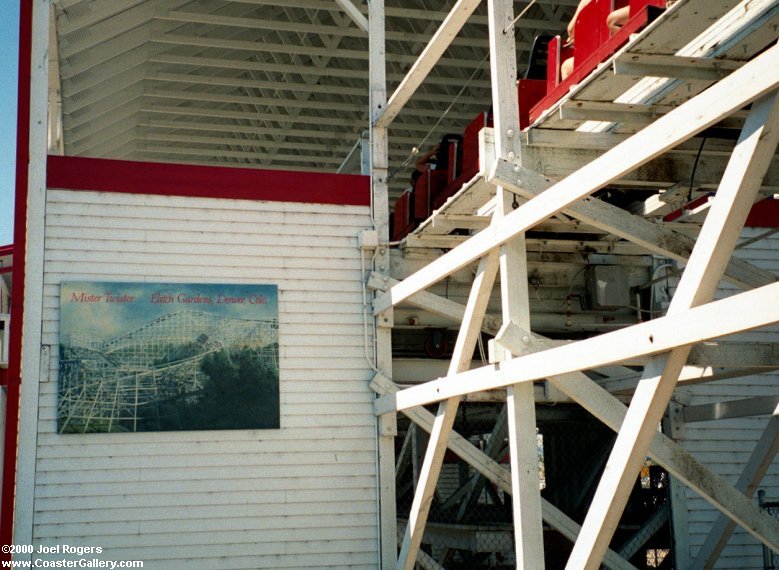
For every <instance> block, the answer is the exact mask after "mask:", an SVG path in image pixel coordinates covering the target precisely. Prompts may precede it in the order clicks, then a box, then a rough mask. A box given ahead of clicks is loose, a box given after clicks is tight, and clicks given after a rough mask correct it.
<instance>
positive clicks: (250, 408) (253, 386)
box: [57, 282, 279, 433]
mask: <svg viewBox="0 0 779 570" xmlns="http://www.w3.org/2000/svg"><path fill="white" fill-rule="evenodd" d="M60 301H61V305H60V309H61V312H60V351H59V386H58V419H57V429H58V431H59V432H60V433H107V432H141V431H171V430H220V429H273V428H278V427H279V341H278V338H279V329H278V289H277V287H276V286H275V285H229V284H211V283H208V284H187V283H112V282H66V283H62V285H61V289H60Z"/></svg>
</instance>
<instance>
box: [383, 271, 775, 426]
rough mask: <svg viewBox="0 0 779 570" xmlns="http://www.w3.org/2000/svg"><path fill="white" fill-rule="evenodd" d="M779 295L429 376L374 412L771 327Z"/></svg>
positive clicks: (752, 295) (751, 295)
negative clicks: (457, 372)
mask: <svg viewBox="0 0 779 570" xmlns="http://www.w3.org/2000/svg"><path fill="white" fill-rule="evenodd" d="M777 295H779V283H774V284H771V285H766V286H764V287H761V288H759V289H755V290H753V291H746V292H744V293H740V294H738V295H734V296H732V297H728V298H727V299H722V300H720V301H715V302H712V303H708V304H706V305H704V306H701V307H696V308H694V309H691V310H689V311H685V312H683V313H680V314H677V315H669V316H665V317H661V318H658V319H653V320H652V321H648V322H645V323H641V324H637V325H633V326H631V327H628V328H625V329H621V330H618V331H614V332H610V333H605V334H602V335H600V336H597V337H592V338H588V339H585V340H580V341H577V342H572V343H570V344H565V345H562V346H557V347H554V348H550V349H548V350H545V351H543V352H537V353H533V354H528V355H527V356H522V357H519V358H514V359H512V360H509V361H507V362H503V363H501V364H500V365H489V366H482V367H480V368H475V369H473V370H470V371H468V372H461V373H459V374H457V375H455V376H448V377H445V378H440V379H438V380H431V381H430V382H427V383H425V384H421V385H419V386H413V387H411V388H407V389H405V390H402V391H401V392H399V393H397V394H396V395H394V396H393V397H382V398H379V399H378V400H377V401H376V403H375V405H374V408H375V411H376V413H377V414H385V413H388V412H391V411H402V410H405V409H408V408H412V407H414V406H423V405H427V404H431V403H434V402H438V401H441V400H444V399H446V398H451V397H454V396H463V395H465V394H469V393H471V392H479V391H483V390H494V389H496V388H505V387H506V386H508V385H510V384H516V383H517V382H531V381H534V380H541V379H543V378H549V377H552V376H558V375H560V374H567V373H569V372H575V371H578V370H588V369H591V368H598V367H600V366H606V365H609V364H617V363H620V362H622V361H624V360H628V359H630V358H634V357H636V356H642V355H643V356H646V355H651V354H660V353H663V352H668V351H669V350H671V349H673V348H676V347H677V346H686V345H691V344H695V343H698V342H702V341H706V340H709V339H714V338H720V337H724V336H729V335H732V334H735V333H738V332H743V331H747V330H752V329H756V328H760V327H764V326H769V325H772V324H775V323H777V322H779V304H777V303H775V302H773V300H774V299H776V296H777ZM754 307H761V311H759V312H757V311H754V310H753V309H754Z"/></svg>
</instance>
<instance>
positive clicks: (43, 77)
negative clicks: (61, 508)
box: [3, 0, 50, 561]
mask: <svg viewBox="0 0 779 570" xmlns="http://www.w3.org/2000/svg"><path fill="white" fill-rule="evenodd" d="M49 23H50V22H49V2H45V1H40V0H38V1H36V2H33V3H32V24H31V25H32V32H31V36H32V47H31V53H30V66H31V69H28V70H26V71H27V72H30V121H29V124H20V125H19V128H22V129H27V128H29V147H28V149H23V150H20V152H21V153H22V156H24V155H25V154H26V155H27V159H28V160H27V162H25V163H24V166H23V167H24V168H27V172H28V180H27V219H26V220H24V223H25V224H26V233H27V242H26V248H25V252H24V255H25V258H24V260H21V259H17V260H16V263H17V264H18V265H22V263H24V268H25V273H24V299H23V304H24V306H23V314H24V322H23V325H22V339H23V340H22V354H21V388H20V392H21V393H20V396H19V397H20V401H19V409H20V410H37V409H38V398H39V386H40V382H41V381H46V380H48V377H49V368H48V362H49V360H48V351H49V347H48V346H42V345H41V340H42V339H41V324H40V323H41V322H42V318H43V275H44V270H43V266H44V247H43V246H44V235H45V229H44V220H45V218H46V140H47V138H48V133H47V120H46V117H47V114H48V100H47V99H48V88H47V87H48V74H49V49H48V48H49ZM22 59H24V58H22ZM21 72H22V73H25V71H21ZM44 357H45V359H44ZM10 421H16V418H10ZM18 421H19V432H18V433H19V435H18V442H19V447H18V451H17V458H16V487H15V489H16V495H15V497H14V503H13V505H3V508H4V509H10V508H13V513H14V524H13V539H14V543H16V544H31V543H32V541H33V512H34V503H35V485H34V482H35V472H36V471H35V464H36V458H37V455H38V449H37V444H36V442H37V439H38V425H39V424H38V418H37V414H36V413H22V414H19V419H18ZM30 558H31V557H30V555H29V554H17V555H14V557H13V559H14V561H17V560H18V561H23V560H30Z"/></svg>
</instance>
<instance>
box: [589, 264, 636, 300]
mask: <svg viewBox="0 0 779 570" xmlns="http://www.w3.org/2000/svg"><path fill="white" fill-rule="evenodd" d="M586 281H587V296H588V298H589V301H590V308H591V309H593V310H595V311H599V310H604V309H618V308H623V307H626V306H628V305H630V287H629V285H628V274H627V271H626V270H625V268H624V267H622V266H621V265H592V266H590V267H588V268H587V274H586Z"/></svg>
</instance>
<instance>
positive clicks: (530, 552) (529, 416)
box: [487, 0, 544, 569]
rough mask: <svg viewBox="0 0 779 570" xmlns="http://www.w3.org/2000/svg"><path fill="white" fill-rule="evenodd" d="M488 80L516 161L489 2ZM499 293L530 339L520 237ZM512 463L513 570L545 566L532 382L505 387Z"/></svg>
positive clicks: (506, 35) (512, 112)
mask: <svg viewBox="0 0 779 570" xmlns="http://www.w3.org/2000/svg"><path fill="white" fill-rule="evenodd" d="M487 6H488V21H489V31H490V34H489V37H490V58H491V61H490V77H491V82H492V109H493V117H494V119H493V120H494V125H495V127H494V128H495V156H497V157H499V158H503V157H506V158H508V159H509V160H516V159H518V158H519V151H520V145H519V133H518V131H519V107H518V98H517V84H516V79H517V56H516V43H515V42H516V40H515V38H514V26H513V25H512V20H513V19H514V9H513V2H512V1H511V0H489V2H488V3H487ZM516 199H517V198H516V196H515V195H514V194H513V193H511V192H509V191H507V190H504V189H503V188H502V187H501V186H498V187H497V207H496V210H495V214H494V215H495V216H496V218H498V219H501V218H503V217H504V216H506V215H508V214H509V213H511V212H512V211H513V209H514V208H513V203H514V202H515V201H516ZM500 284H501V285H500V291H501V303H502V311H503V324H504V326H506V325H507V324H509V323H515V324H516V325H518V326H519V327H520V328H521V329H523V330H524V331H527V334H530V299H529V296H528V279H527V251H526V246H525V234H524V233H522V234H519V235H517V236H516V237H515V238H514V239H512V240H511V241H509V242H508V243H506V244H504V245H503V246H501V248H500ZM506 406H507V411H508V414H507V418H508V424H509V425H508V435H509V448H510V454H509V456H510V461H511V500H512V513H513V519H514V548H515V551H516V559H517V568H532V569H541V568H543V567H544V535H543V526H542V520H541V494H540V484H539V478H538V445H537V436H536V408H535V395H534V392H533V383H532V382H525V383H521V384H515V385H513V386H509V387H508V390H507V393H506Z"/></svg>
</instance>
